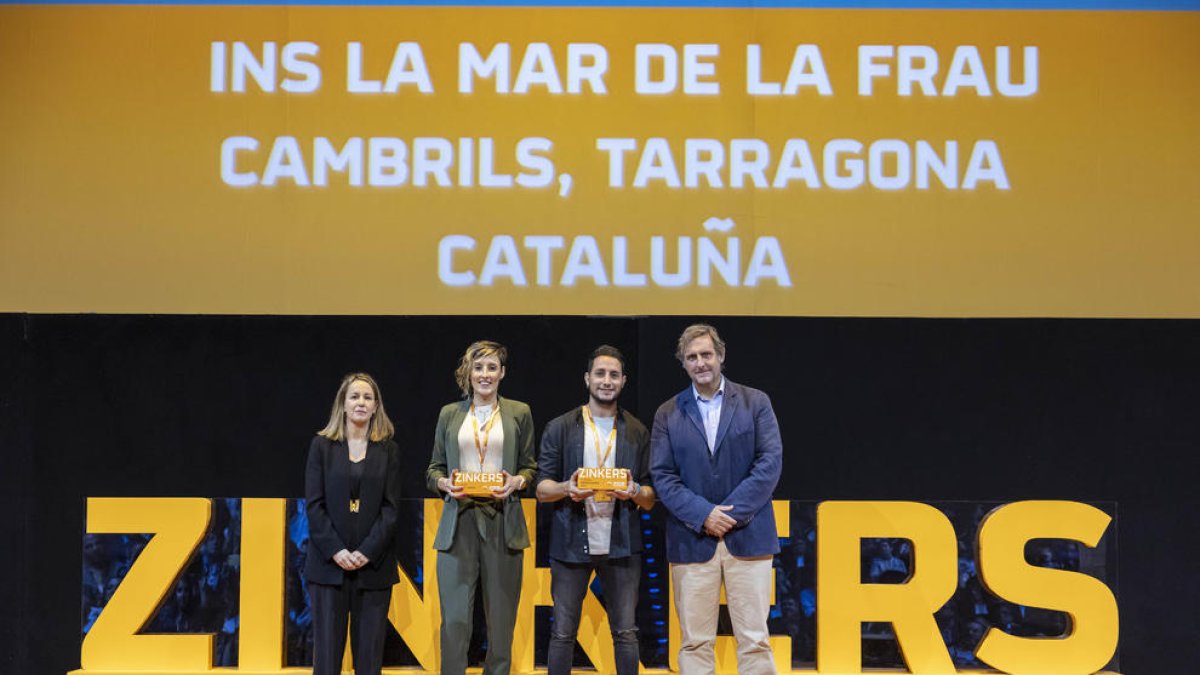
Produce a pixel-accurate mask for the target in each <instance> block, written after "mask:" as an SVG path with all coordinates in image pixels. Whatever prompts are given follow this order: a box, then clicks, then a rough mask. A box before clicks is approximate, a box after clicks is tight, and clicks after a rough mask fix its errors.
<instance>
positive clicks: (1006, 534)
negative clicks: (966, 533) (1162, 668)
mask: <svg viewBox="0 0 1200 675" xmlns="http://www.w3.org/2000/svg"><path fill="white" fill-rule="evenodd" d="M1111 521H1112V518H1110V517H1109V516H1108V514H1106V513H1104V512H1103V511H1101V510H1099V509H1097V508H1095V507H1092V506H1088V505H1087V504H1080V503H1078V502H1068V501H1026V502H1015V503H1012V504H1008V505H1005V506H1001V507H1000V508H998V509H996V510H995V511H992V512H991V513H989V514H988V515H987V517H986V518H984V519H983V522H982V523H981V524H980V525H979V538H978V542H979V552H978V560H979V576H980V579H981V580H982V581H983V584H984V586H985V587H987V589H988V590H989V591H991V592H992V593H994V594H996V595H998V596H1000V597H1002V598H1004V599H1005V600H1008V601H1009V602H1015V603H1017V604H1020V605H1026V606H1033V607H1044V608H1046V609H1053V610H1057V611H1061V612H1066V613H1067V614H1068V615H1070V617H1071V627H1070V629H1069V630H1068V631H1067V634H1066V635H1065V636H1063V637H1062V638H1059V639H1047V638H1023V637H1016V636H1013V635H1009V634H1007V633H1005V632H1003V631H1000V630H997V629H995V628H993V629H991V630H989V631H988V632H987V634H986V635H984V638H983V640H982V641H981V642H980V643H979V647H978V648H977V649H976V650H975V655H976V656H977V657H978V658H979V660H981V661H983V662H984V663H987V664H988V665H989V666H992V667H993V668H996V669H997V670H1002V671H1004V672H1006V673H1033V672H1038V673H1061V674H1062V675H1071V674H1073V673H1079V674H1085V673H1094V672H1096V671H1098V670H1100V669H1101V668H1103V667H1104V665H1105V664H1107V663H1108V661H1109V659H1111V658H1112V655H1113V653H1114V652H1115V651H1116V648H1117V632H1118V624H1117V601H1116V599H1115V598H1114V597H1113V594H1112V591H1111V590H1109V588H1108V587H1107V586H1105V585H1104V584H1103V583H1101V582H1100V581H1099V580H1098V579H1095V578H1093V577H1090V576H1088V575H1086V574H1080V573H1078V572H1066V571H1063V570H1056V569H1046V568H1043V567H1034V566H1032V565H1029V564H1028V563H1026V562H1025V545H1026V543H1028V542H1029V540H1030V539H1040V538H1052V539H1071V540H1074V541H1078V542H1080V543H1082V544H1083V545H1085V546H1087V547H1089V548H1094V547H1095V546H1096V544H1098V543H1099V542H1100V538H1101V537H1102V536H1103V535H1104V531H1105V530H1106V529H1107V528H1108V524H1109V523H1110V522H1111Z"/></svg>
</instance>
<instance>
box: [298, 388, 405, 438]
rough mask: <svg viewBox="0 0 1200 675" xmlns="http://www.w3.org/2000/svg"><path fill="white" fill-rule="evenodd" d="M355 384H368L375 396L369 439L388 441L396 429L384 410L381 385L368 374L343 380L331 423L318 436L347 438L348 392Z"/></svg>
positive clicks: (368, 428) (338, 391)
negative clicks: (380, 390)
mask: <svg viewBox="0 0 1200 675" xmlns="http://www.w3.org/2000/svg"><path fill="white" fill-rule="evenodd" d="M355 382H366V383H367V384H368V385H370V387H371V391H372V392H374V394H375V413H374V414H372V415H371V424H370V425H369V426H368V427H367V437H368V438H370V439H371V440H372V441H386V440H387V439H389V438H391V437H392V435H393V434H395V433H396V427H395V426H394V425H393V424H392V421H391V420H390V419H388V416H387V412H386V411H385V410H384V409H383V394H381V393H380V392H379V385H378V384H377V383H376V382H375V378H373V377H371V376H370V375H368V374H366V373H350V374H349V375H347V376H346V377H343V378H342V385H341V386H340V387H338V390H337V394H336V395H335V396H334V397H333V409H332V410H331V411H329V423H328V424H326V425H325V428H324V429H322V430H320V431H318V432H317V435H318V436H324V437H325V438H328V439H329V440H331V441H340V440H342V439H343V438H344V437H345V436H346V392H347V391H348V390H349V389H350V385H351V384H353V383H355Z"/></svg>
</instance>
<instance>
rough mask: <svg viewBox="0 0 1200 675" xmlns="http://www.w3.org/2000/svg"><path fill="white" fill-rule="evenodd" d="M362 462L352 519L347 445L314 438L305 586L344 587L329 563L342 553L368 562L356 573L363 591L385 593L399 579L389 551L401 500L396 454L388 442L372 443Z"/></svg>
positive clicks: (309, 473) (308, 478)
mask: <svg viewBox="0 0 1200 675" xmlns="http://www.w3.org/2000/svg"><path fill="white" fill-rule="evenodd" d="M362 461H364V462H366V463H367V465H366V466H365V467H363V469H364V471H363V478H362V485H361V489H360V492H359V498H360V501H361V505H360V507H359V512H358V513H357V514H353V513H350V453H349V449H348V448H347V446H346V443H345V442H344V441H331V440H329V439H328V438H325V437H323V436H317V437H316V438H314V439H313V440H312V444H311V445H310V446H309V450H308V467H307V471H306V472H305V480H304V498H305V501H306V509H307V513H308V555H307V556H306V558H305V561H304V576H305V578H307V579H308V580H309V581H315V582H317V583H319V584H330V585H337V584H340V583H342V579H343V577H344V575H345V572H344V571H343V570H342V568H340V567H338V565H337V563H335V562H333V554H335V553H337V552H338V551H340V550H342V549H346V550H348V551H361V552H362V554H363V555H365V556H367V559H368V560H370V561H371V562H369V563H368V564H367V565H366V566H365V567H363V568H361V569H359V570H358V571H357V572H356V574H357V575H358V580H359V584H360V585H361V586H362V587H363V588H389V587H391V585H392V584H394V583H396V582H397V581H399V580H400V577H399V575H398V574H397V572H396V549H395V546H393V534H394V533H395V531H396V513H397V511H396V509H397V501H398V500H399V498H400V494H399V492H400V478H399V475H400V474H399V463H400V459H399V450H398V449H397V447H396V443H395V442H394V441H391V440H386V441H378V442H371V443H368V444H367V455H366V457H365V458H364V459H363V460H362ZM355 519H358V528H357V534H356V527H355V524H356V523H355Z"/></svg>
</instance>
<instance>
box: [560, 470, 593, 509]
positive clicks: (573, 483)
mask: <svg viewBox="0 0 1200 675" xmlns="http://www.w3.org/2000/svg"><path fill="white" fill-rule="evenodd" d="M566 488H567V496H568V497H570V498H571V501H573V502H581V501H583V500H585V499H587V498H588V497H591V496H592V495H593V494H595V492H593V491H592V490H581V489H579V469H575V472H574V473H572V474H571V477H570V478H569V479H567V483H566Z"/></svg>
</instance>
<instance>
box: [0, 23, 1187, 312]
mask: <svg viewBox="0 0 1200 675" xmlns="http://www.w3.org/2000/svg"><path fill="white" fill-rule="evenodd" d="M1197 35H1200V13H1196V12H1137V11H1126V12H1092V11H1068V12H1059V11H950V10H945V11H903V10H833V9H830V10H797V9H628V8H624V9H622V8H560V7H538V8H478V7H471V8H450V7H441V8H438V7H283V6H279V7H270V6H261V7H254V6H248V7H227V6H225V7H223V6H210V7H196V6H191V7H166V6H157V7H155V6H138V7H119V6H110V7H79V6H74V7H54V6H36V7H34V6H7V7H0V58H2V59H3V63H4V68H3V69H0V97H2V100H3V101H4V105H3V106H0V129H3V130H4V133H3V135H2V139H3V140H0V143H2V144H3V152H2V153H0V311H4V312H117V313H124V312H130V313H143V312H145V313H159V312H169V313H236V314H258V313H266V314H309V313H312V314H443V313H444V314H709V315H711V314H730V315H854V316H1063V317H1076V316H1085V317H1086V316H1096V317H1110V316H1111V317H1198V316H1200V292H1198V290H1197V289H1198V288H1200V228H1198V227H1197V214H1200V190H1197V185H1198V179H1200V169H1197V164H1196V161H1195V157H1197V156H1198V155H1200V124H1198V123H1197V121H1196V120H1197V115H1196V110H1198V109H1200V77H1197V75H1198V74H1200V73H1198V72H1197V68H1198V66H1200V47H1198V44H1200V42H1198V41H1197V40H1196V39H1195V38H1196V36H1197Z"/></svg>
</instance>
